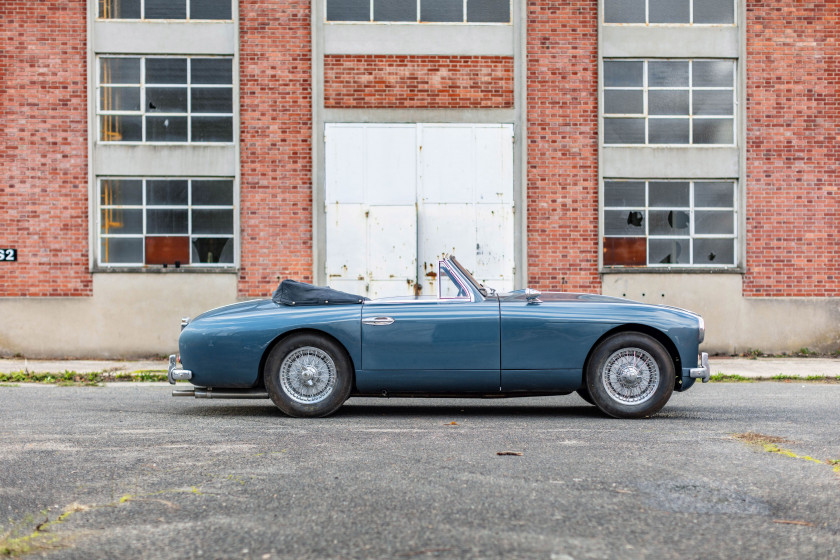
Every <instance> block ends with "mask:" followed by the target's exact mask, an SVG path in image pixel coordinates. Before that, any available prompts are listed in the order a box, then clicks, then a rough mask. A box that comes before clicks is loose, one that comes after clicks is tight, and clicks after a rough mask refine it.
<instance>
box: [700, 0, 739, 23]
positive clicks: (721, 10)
mask: <svg viewBox="0 0 840 560" xmlns="http://www.w3.org/2000/svg"><path fill="white" fill-rule="evenodd" d="M694 23H735V1H734V0H694Z"/></svg>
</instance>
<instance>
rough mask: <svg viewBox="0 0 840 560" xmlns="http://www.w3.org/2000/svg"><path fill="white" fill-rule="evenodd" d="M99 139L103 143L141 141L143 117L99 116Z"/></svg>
mask: <svg viewBox="0 0 840 560" xmlns="http://www.w3.org/2000/svg"><path fill="white" fill-rule="evenodd" d="M99 139H100V140H102V141H103V142H140V141H141V140H143V117H141V116H139V115H138V116H127V115H101V116H100V117H99Z"/></svg>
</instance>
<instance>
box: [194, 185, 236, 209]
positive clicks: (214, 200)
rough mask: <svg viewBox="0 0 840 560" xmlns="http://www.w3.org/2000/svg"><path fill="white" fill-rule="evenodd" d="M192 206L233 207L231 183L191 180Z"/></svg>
mask: <svg viewBox="0 0 840 560" xmlns="http://www.w3.org/2000/svg"><path fill="white" fill-rule="evenodd" d="M192 203H193V206H231V205H233V181H230V180H207V179H193V182H192Z"/></svg>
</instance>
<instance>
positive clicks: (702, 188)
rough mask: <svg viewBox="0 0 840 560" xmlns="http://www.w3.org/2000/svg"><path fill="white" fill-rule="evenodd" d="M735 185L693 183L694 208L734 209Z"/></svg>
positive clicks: (728, 183)
mask: <svg viewBox="0 0 840 560" xmlns="http://www.w3.org/2000/svg"><path fill="white" fill-rule="evenodd" d="M734 194H735V183H731V182H727V183H711V182H709V183H707V182H695V183H694V206H695V207H699V208H703V207H712V208H721V207H723V208H734V205H735V198H734Z"/></svg>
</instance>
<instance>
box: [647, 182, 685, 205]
mask: <svg viewBox="0 0 840 560" xmlns="http://www.w3.org/2000/svg"><path fill="white" fill-rule="evenodd" d="M648 189H649V195H650V206H651V207H656V208H680V207H682V208H688V207H689V206H690V204H689V197H690V192H691V190H690V187H689V183H688V182H687V181H651V182H650V183H649V186H648Z"/></svg>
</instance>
